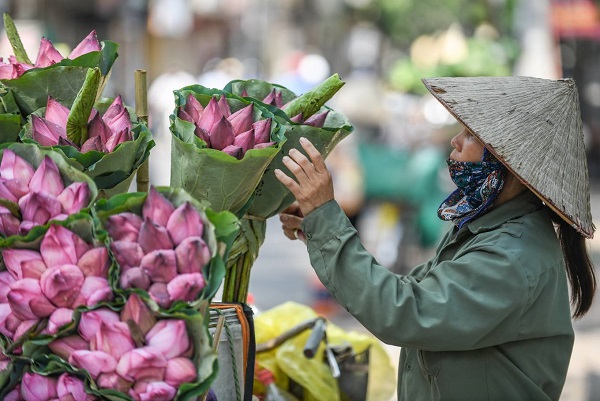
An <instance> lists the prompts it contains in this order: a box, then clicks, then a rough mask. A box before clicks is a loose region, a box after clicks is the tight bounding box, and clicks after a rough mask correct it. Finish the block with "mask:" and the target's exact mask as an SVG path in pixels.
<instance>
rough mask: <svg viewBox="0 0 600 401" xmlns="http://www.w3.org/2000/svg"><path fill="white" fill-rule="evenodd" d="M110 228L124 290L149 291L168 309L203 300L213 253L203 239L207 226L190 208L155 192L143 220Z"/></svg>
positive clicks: (124, 219)
mask: <svg viewBox="0 0 600 401" xmlns="http://www.w3.org/2000/svg"><path fill="white" fill-rule="evenodd" d="M105 225H106V229H107V231H108V233H109V235H110V237H111V238H112V242H111V244H110V249H111V251H112V253H113V255H114V258H115V260H116V261H117V264H118V265H119V267H120V277H119V285H120V287H121V288H123V289H128V288H140V289H143V290H145V291H147V292H148V293H149V295H150V297H151V298H152V299H153V300H154V301H155V302H156V303H157V304H158V305H160V306H161V307H162V308H169V307H170V306H171V305H172V304H173V302H175V301H186V302H193V301H195V300H196V299H197V298H198V297H199V295H200V293H201V292H202V290H203V288H204V286H205V278H204V276H203V273H202V271H203V269H204V267H205V266H206V265H207V264H208V263H209V262H210V260H211V258H212V253H211V249H210V248H209V246H208V244H207V242H206V240H205V238H203V234H204V226H205V225H206V221H205V220H204V219H203V217H202V216H201V215H200V213H199V212H198V210H196V208H195V207H194V206H192V204H191V203H190V202H184V203H183V204H181V205H180V206H179V207H177V208H176V207H175V206H174V205H173V204H172V203H171V202H170V201H169V200H167V199H166V198H165V197H164V196H163V195H161V194H160V193H159V192H158V191H157V190H156V188H154V187H151V188H150V191H149V193H148V196H147V197H146V200H145V201H144V204H143V207H142V213H141V215H138V214H135V213H132V212H124V213H119V214H115V215H112V216H110V217H109V218H108V219H107V221H106V224H105Z"/></svg>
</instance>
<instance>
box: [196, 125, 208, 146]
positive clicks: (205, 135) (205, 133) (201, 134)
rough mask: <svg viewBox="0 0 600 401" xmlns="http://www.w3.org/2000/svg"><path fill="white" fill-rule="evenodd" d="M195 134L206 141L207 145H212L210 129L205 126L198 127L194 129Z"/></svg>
mask: <svg viewBox="0 0 600 401" xmlns="http://www.w3.org/2000/svg"><path fill="white" fill-rule="evenodd" d="M194 134H195V135H196V136H197V137H198V138H200V139H202V140H203V141H204V142H206V146H208V147H210V146H211V144H210V134H209V133H208V131H206V130H205V129H204V128H200V127H196V128H195V129H194Z"/></svg>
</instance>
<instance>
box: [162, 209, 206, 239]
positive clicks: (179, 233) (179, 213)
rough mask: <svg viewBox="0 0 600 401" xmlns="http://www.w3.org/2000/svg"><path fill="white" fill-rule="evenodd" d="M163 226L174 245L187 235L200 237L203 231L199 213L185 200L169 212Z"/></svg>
mask: <svg viewBox="0 0 600 401" xmlns="http://www.w3.org/2000/svg"><path fill="white" fill-rule="evenodd" d="M165 227H166V228H167V231H168V232H169V235H170V237H171V240H172V241H173V244H174V245H175V246H177V245H179V244H180V243H181V241H183V240H184V239H185V238H187V237H202V233H203V232H204V223H203V222H202V219H201V218H200V214H199V213H198V211H197V210H196V209H195V208H194V207H193V206H192V205H191V204H190V203H189V202H185V203H184V204H182V205H181V206H179V207H178V208H177V209H175V210H174V211H173V212H172V213H171V215H170V216H169V219H168V220H167V222H166V224H165Z"/></svg>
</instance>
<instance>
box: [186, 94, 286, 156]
mask: <svg viewBox="0 0 600 401" xmlns="http://www.w3.org/2000/svg"><path fill="white" fill-rule="evenodd" d="M178 117H179V118H181V119H182V120H185V121H188V122H191V123H193V124H194V125H195V130H194V133H195V134H196V136H197V137H198V138H200V139H202V140H203V141H204V142H206V146H207V147H209V148H212V149H217V150H222V151H223V152H225V153H227V154H229V155H231V156H233V157H235V158H237V159H242V158H243V157H244V155H245V154H246V152H247V151H248V150H250V149H263V148H266V147H269V146H272V145H274V144H275V142H274V141H271V118H265V119H261V120H257V121H255V120H254V103H250V104H248V105H247V106H245V107H243V108H242V109H240V110H238V111H236V112H235V113H232V112H231V109H230V107H229V104H228V103H227V99H226V98H225V96H224V95H221V96H220V97H219V98H218V100H217V96H216V95H215V96H212V97H211V98H210V101H209V102H208V104H207V105H206V107H203V106H202V104H201V103H200V102H199V101H198V99H196V97H195V96H194V95H193V94H191V93H190V94H189V95H188V96H187V99H186V103H185V105H184V106H183V107H182V108H180V109H179V112H178Z"/></svg>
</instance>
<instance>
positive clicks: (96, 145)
mask: <svg viewBox="0 0 600 401" xmlns="http://www.w3.org/2000/svg"><path fill="white" fill-rule="evenodd" d="M92 150H94V151H96V152H104V148H103V147H102V139H100V137H99V136H92V137H89V138H88V140H87V141H85V142H84V143H83V145H81V149H80V152H81V153H87V152H91V151H92Z"/></svg>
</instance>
